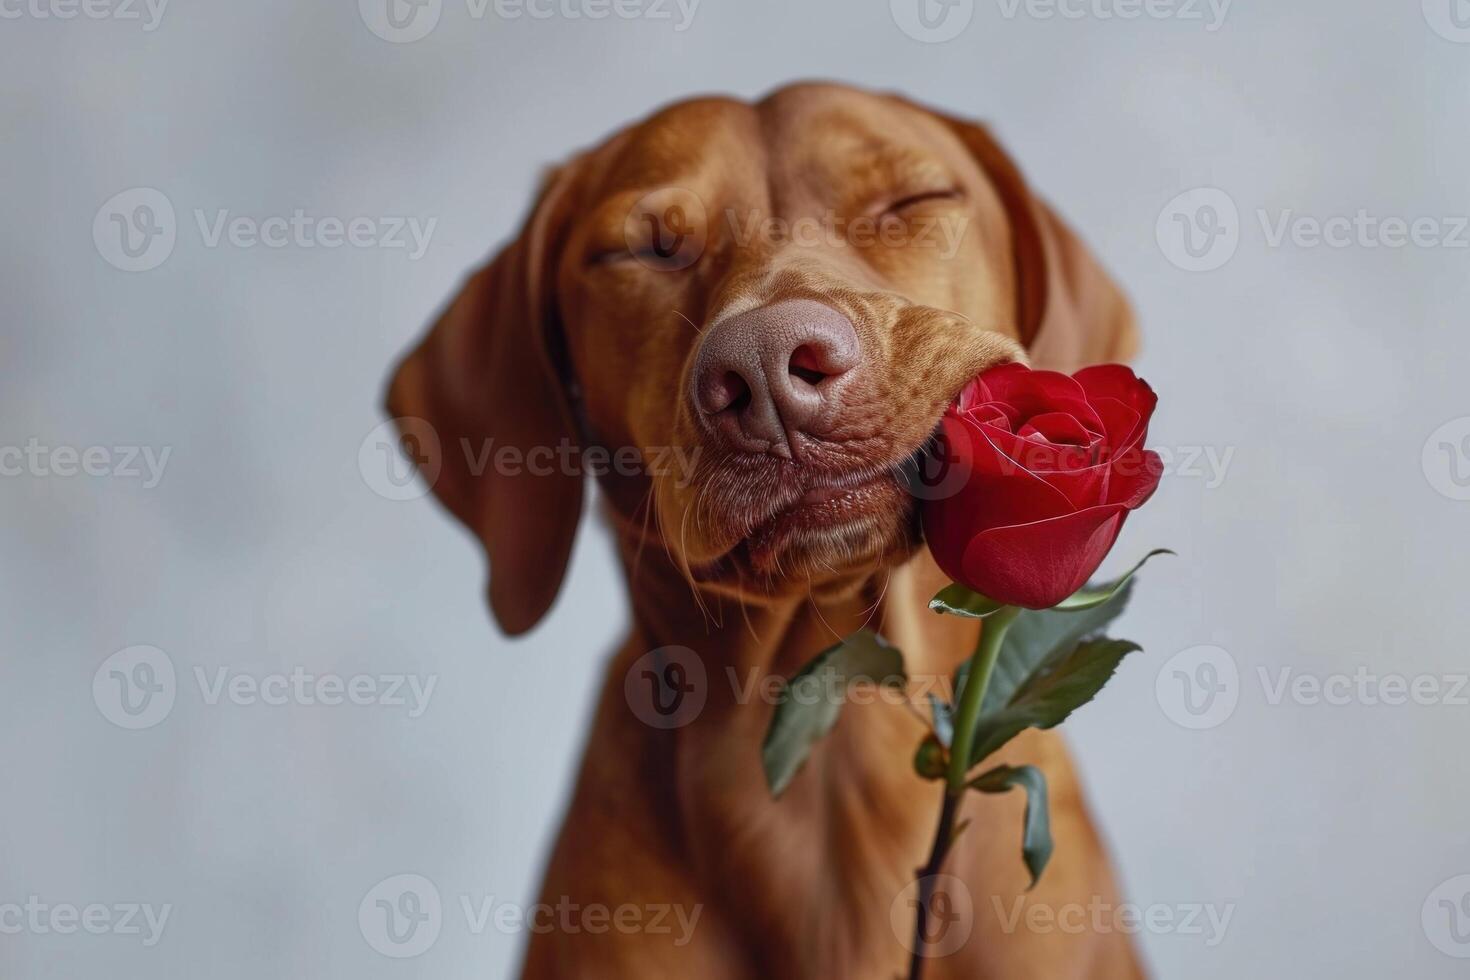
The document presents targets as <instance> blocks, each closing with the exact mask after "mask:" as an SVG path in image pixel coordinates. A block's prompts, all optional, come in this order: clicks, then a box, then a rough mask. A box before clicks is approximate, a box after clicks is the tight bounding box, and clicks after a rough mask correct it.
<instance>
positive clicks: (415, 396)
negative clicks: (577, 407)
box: [387, 168, 583, 635]
mask: <svg viewBox="0 0 1470 980" xmlns="http://www.w3.org/2000/svg"><path fill="white" fill-rule="evenodd" d="M569 171H570V168H565V169H563V170H562V171H558V172H557V173H554V174H552V175H551V177H550V178H549V179H548V180H547V182H546V184H545V186H544V188H543V190H542V192H541V194H540V195H539V199H538V200H537V202H536V204H535V206H534V207H533V209H532V211H531V214H530V216H529V217H528V218H527V219H526V222H525V225H524V227H523V228H522V229H521V232H520V235H519V237H518V238H516V239H515V241H513V242H511V243H510V244H509V245H507V246H505V247H504V248H503V249H502V250H501V252H500V254H499V255H497V256H496V257H495V259H494V261H492V262H491V263H490V264H489V265H488V266H486V267H485V268H483V269H480V270H479V271H478V272H476V273H475V274H474V275H472V276H471V277H470V279H469V282H467V283H466V284H465V286H464V288H463V289H462V290H461V291H460V293H459V295H458V296H456V297H455V298H454V299H453V300H452V301H451V302H450V304H449V307H448V308H447V309H446V310H445V311H444V312H443V313H442V314H441V315H440V317H439V320H438V322H436V323H435V324H434V326H433V327H432V328H431V329H430V330H429V333H428V335H427V336H426V337H425V338H424V339H423V341H422V342H420V343H419V345H418V347H416V348H415V349H414V350H413V351H412V352H410V353H409V354H408V356H406V357H405V358H404V359H403V361H402V362H401V363H400V364H399V365H398V370H397V372H396V373H395V375H394V377H393V380H392V383H391V384H390V386H389V390H388V399H387V403H388V405H387V407H388V411H389V413H391V414H392V416H393V417H394V419H395V420H397V421H398V426H399V431H400V432H402V433H403V434H404V437H405V440H407V438H408V436H409V435H410V434H414V435H417V434H418V430H421V429H422V427H423V425H424V423H427V425H428V426H429V427H431V428H430V432H432V433H433V434H434V435H437V437H438V440H437V441H438V446H439V457H440V458H439V459H438V460H436V462H437V463H438V466H437V467H433V466H427V465H424V463H423V461H422V460H419V461H418V462H419V463H420V470H421V472H423V474H424V476H425V477H426V478H430V477H432V483H433V489H434V491H435V493H437V494H438V496H439V499H440V500H441V501H442V502H443V503H444V505H445V506H446V507H447V508H448V509H449V511H450V512H451V513H452V514H454V516H455V517H457V518H459V519H460V520H461V521H463V522H464V523H465V525H466V526H468V527H469V529H470V530H471V531H473V532H474V533H475V534H476V535H478V536H479V538H480V541H481V543H483V544H484V546H485V551H486V552H487V553H488V555H489V558H490V590H489V591H490V606H491V608H492V609H493V610H494V612H495V618H496V620H497V621H498V622H499V624H500V628H501V629H502V630H504V631H505V632H506V633H508V634H511V635H515V634H518V633H524V632H525V631H526V630H528V629H530V628H531V627H532V626H535V625H536V623H537V622H538V621H539V620H540V619H541V617H542V615H543V614H544V613H545V612H546V610H547V609H548V608H549V607H550V606H551V603H552V601H553V600H554V599H555V598H556V593H557V591H558V589H559V588H560V586H561V580H562V575H563V573H564V572H565V570H566V565H567V560H568V558H569V557H570V554H571V550H572V542H573V539H574V538H575V536H576V531H577V523H578V519H579V518H580V516H581V512H582V489H583V488H582V483H583V480H582V476H581V475H580V473H581V471H580V468H579V467H575V466H567V465H565V463H564V461H565V460H566V459H567V458H568V457H569V453H568V452H567V451H566V449H564V448H563V447H573V448H574V447H575V445H576V438H577V428H576V421H575V417H574V415H573V411H572V406H571V403H570V400H569V397H568V394H569V393H568V392H567V391H566V390H565V388H566V384H565V383H564V381H563V373H564V372H563V369H562V368H561V362H562V359H563V357H564V353H563V349H562V346H561V340H560V338H561V332H560V326H559V324H558V323H557V315H556V306H555V297H554V294H555V288H554V287H555V283H554V276H555V267H556V256H557V255H558V254H559V252H560V250H561V249H560V246H561V239H562V238H564V237H565V232H566V226H567V224H568V219H569V216H570V213H571V209H570V198H571V196H572V195H571V183H572V177H571V175H570V172H569ZM415 419H422V420H423V422H414V421H412V420H415ZM406 420H407V421H406ZM419 442H420V444H422V442H423V440H422V439H420V440H419ZM541 447H544V448H541ZM538 448H539V449H540V451H539V452H537V453H535V454H532V455H530V456H529V458H528V453H531V451H532V450H533V449H538ZM410 455H415V454H412V453H411V454H410ZM435 468H437V470H438V472H437V475H434V469H435Z"/></svg>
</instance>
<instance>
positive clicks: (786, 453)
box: [691, 299, 862, 459]
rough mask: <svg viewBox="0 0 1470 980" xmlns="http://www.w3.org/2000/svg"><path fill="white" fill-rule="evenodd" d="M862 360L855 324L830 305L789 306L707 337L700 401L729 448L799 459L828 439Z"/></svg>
mask: <svg viewBox="0 0 1470 980" xmlns="http://www.w3.org/2000/svg"><path fill="white" fill-rule="evenodd" d="M861 360H862V354H861V349H860V347H859V344H858V337H857V330H856V329H854V327H853V325H852V322H851V321H849V320H848V319H847V317H845V316H843V315H842V314H841V313H839V312H838V311H837V310H835V309H833V308H832V307H830V306H827V305H826V304H824V303H819V302H817V301H815V300H809V299H791V300H783V301H781V302H777V303H771V304H769V305H766V306H761V307H757V308H756V309H753V310H748V311H746V312H745V313H741V314H738V315H736V316H734V317H731V318H730V319H729V320H726V321H724V322H722V323H718V324H716V325H715V326H713V327H711V328H710V329H709V330H707V331H706V333H705V337H704V339H703V342H702V343H701V345H700V348H699V352H698V354H697V355H696V357H695V363H694V370H693V372H692V375H691V378H692V384H693V391H692V393H691V394H692V398H693V401H694V404H695V406H696V407H697V408H698V409H699V412H700V414H701V415H702V416H703V417H704V418H705V420H706V421H707V422H708V423H709V425H710V426H711V427H712V428H713V429H714V430H715V432H716V433H717V434H718V435H719V437H720V438H721V439H723V440H724V441H725V442H726V443H727V445H728V446H729V447H730V448H732V449H735V450H737V451H740V452H749V453H771V454H774V455H776V456H779V457H782V458H785V459H794V458H796V457H797V456H798V455H799V453H800V450H799V444H800V440H799V439H798V436H800V435H803V434H806V435H814V436H820V435H822V434H823V432H824V429H825V428H826V427H827V424H828V422H829V421H830V417H831V416H832V415H833V414H834V413H835V411H836V409H837V408H838V407H839V406H840V404H841V397H842V391H843V388H845V387H846V384H847V383H848V382H849V381H850V380H851V377H852V375H853V374H854V373H855V372H856V370H857V369H858V367H859V365H860V363H861Z"/></svg>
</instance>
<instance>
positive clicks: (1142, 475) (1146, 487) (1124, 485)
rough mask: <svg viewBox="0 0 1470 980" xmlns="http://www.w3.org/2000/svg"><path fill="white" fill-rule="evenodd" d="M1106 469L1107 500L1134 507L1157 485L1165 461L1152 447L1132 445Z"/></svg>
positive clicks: (1162, 473)
mask: <svg viewBox="0 0 1470 980" xmlns="http://www.w3.org/2000/svg"><path fill="white" fill-rule="evenodd" d="M1109 469H1111V470H1112V476H1111V477H1110V479H1109V483H1108V490H1107V498H1106V499H1107V501H1108V503H1110V504H1121V505H1123V506H1124V507H1127V508H1128V509H1129V510H1136V509H1137V508H1139V507H1142V506H1143V504H1144V502H1145V501H1147V500H1148V498H1149V497H1152V496H1153V494H1154V491H1155V490H1157V489H1158V488H1159V480H1160V479H1161V478H1162V477H1163V475H1164V461H1163V460H1162V459H1160V458H1159V454H1158V453H1156V452H1154V451H1153V450H1152V449H1134V450H1131V451H1130V452H1127V453H1124V454H1123V455H1122V456H1120V457H1118V458H1117V459H1115V460H1113V461H1112V464H1111V465H1110V466H1109Z"/></svg>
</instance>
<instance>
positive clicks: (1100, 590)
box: [931, 548, 1174, 612]
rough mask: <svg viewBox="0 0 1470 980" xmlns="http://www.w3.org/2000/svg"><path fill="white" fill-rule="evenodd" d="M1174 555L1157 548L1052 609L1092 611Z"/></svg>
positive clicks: (1084, 587) (1074, 593)
mask: <svg viewBox="0 0 1470 980" xmlns="http://www.w3.org/2000/svg"><path fill="white" fill-rule="evenodd" d="M1172 554H1174V552H1172V551H1170V550H1169V549H1168V548H1155V549H1154V550H1153V551H1150V552H1149V553H1148V554H1146V555H1144V556H1143V557H1142V558H1140V559H1139V560H1138V564H1136V565H1134V566H1133V567H1132V568H1130V569H1128V571H1126V572H1124V573H1123V574H1122V575H1121V576H1119V577H1118V578H1115V579H1113V581H1111V582H1102V583H1099V584H1097V585H1084V586H1083V587H1082V588H1080V589H1078V590H1077V591H1076V592H1073V593H1072V594H1071V595H1069V596H1067V598H1065V599H1063V600H1062V601H1061V602H1059V603H1057V604H1056V605H1055V606H1052V608H1053V609H1055V610H1057V611H1058V612H1080V611H1082V610H1084V609H1091V608H1093V607H1094V606H1100V605H1102V604H1103V603H1104V602H1107V601H1108V600H1109V599H1111V598H1112V597H1113V595H1114V593H1116V592H1117V591H1118V590H1119V589H1121V588H1122V587H1123V586H1124V585H1127V584H1128V580H1129V579H1131V578H1132V577H1133V573H1134V572H1136V571H1138V570H1139V569H1140V568H1142V567H1143V564H1144V562H1146V561H1148V560H1149V559H1150V558H1152V557H1154V556H1155V555H1172ZM931 605H932V603H931Z"/></svg>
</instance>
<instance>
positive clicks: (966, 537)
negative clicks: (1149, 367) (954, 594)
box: [923, 364, 1163, 609]
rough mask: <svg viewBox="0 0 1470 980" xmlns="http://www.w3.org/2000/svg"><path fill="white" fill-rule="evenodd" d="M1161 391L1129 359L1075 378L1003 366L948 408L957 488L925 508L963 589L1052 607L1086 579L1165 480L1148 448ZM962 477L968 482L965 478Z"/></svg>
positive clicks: (943, 453)
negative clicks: (1142, 377) (1126, 363)
mask: <svg viewBox="0 0 1470 980" xmlns="http://www.w3.org/2000/svg"><path fill="white" fill-rule="evenodd" d="M1157 402H1158V397H1157V396H1156V395H1155V394H1154V393H1153V389H1151V388H1149V386H1148V385H1147V384H1145V383H1144V382H1143V381H1141V380H1140V379H1139V378H1138V377H1137V376H1136V375H1135V374H1134V373H1133V372H1132V371H1131V370H1130V369H1128V368H1126V367H1124V366H1123V365H1121V364H1104V365H1100V366H1098V367H1089V368H1083V369H1082V370H1081V371H1078V372H1077V373H1076V374H1074V375H1072V376H1071V377H1070V378H1069V377H1067V376H1066V375H1065V374H1058V373H1057V372H1055V371H1033V370H1031V369H1030V368H1028V367H1026V366H1025V365H1022V364H1003V365H1001V366H999V367H995V368H992V369H990V370H989V371H986V372H985V373H984V374H982V375H981V376H980V377H978V378H976V379H975V380H974V381H972V382H970V383H969V384H968V385H966V386H965V390H964V391H962V392H960V395H959V397H958V398H956V399H955V403H954V404H953V405H951V406H950V408H949V410H948V411H946V412H945V414H944V420H943V422H942V423H941V426H940V433H939V445H938V447H937V452H936V455H937V456H938V457H939V458H940V460H941V461H942V462H943V463H944V464H945V465H947V466H952V467H958V468H959V474H954V473H951V474H950V475H947V476H946V478H945V479H944V481H943V482H944V484H945V485H946V486H954V485H958V486H959V488H960V489H959V490H958V491H957V492H955V493H954V494H952V495H950V496H947V497H944V498H943V499H936V500H929V501H926V502H925V503H924V504H923V522H924V534H925V536H926V537H927V538H928V540H929V550H930V551H932V552H933V554H934V559H935V561H937V562H938V563H939V567H940V568H942V569H943V570H944V571H945V573H946V574H948V575H949V577H950V578H952V579H953V580H954V581H956V582H958V583H959V584H961V585H963V586H965V587H967V588H969V589H971V590H973V591H975V592H978V593H980V594H981V595H983V596H986V597H987V598H990V599H994V600H995V601H997V602H1002V603H1005V604H1007V605H1012V606H1024V607H1026V608H1028V609H1047V608H1050V607H1051V606H1054V605H1056V604H1057V603H1058V602H1061V601H1062V600H1063V599H1065V598H1067V596H1069V595H1071V594H1072V593H1073V592H1076V591H1077V590H1078V589H1079V588H1081V587H1082V586H1083V585H1085V584H1086V582H1087V580H1088V578H1089V577H1091V575H1092V573H1093V572H1095V571H1097V567H1098V565H1100V564H1102V560H1103V558H1105V557H1106V556H1107V553H1108V551H1109V549H1111V548H1112V546H1113V542H1114V541H1115V540H1117V537H1118V532H1119V531H1120V530H1122V528H1123V521H1124V519H1125V518H1127V516H1128V513H1129V511H1132V510H1134V509H1135V508H1137V507H1139V506H1140V505H1141V504H1142V503H1143V502H1144V501H1145V500H1147V499H1148V498H1149V497H1150V496H1151V495H1152V494H1153V492H1154V490H1155V489H1156V488H1157V487H1158V485H1159V477H1160V476H1161V475H1162V473H1163V464H1162V462H1161V461H1160V459H1159V457H1158V454H1157V453H1154V452H1151V451H1149V450H1147V449H1144V448H1143V440H1144V438H1145V437H1146V436H1147V435H1148V423H1149V418H1150V417H1151V416H1152V415H1153V411H1154V406H1155V404H1157ZM961 474H962V475H963V479H962V480H961V479H959V475H961Z"/></svg>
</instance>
